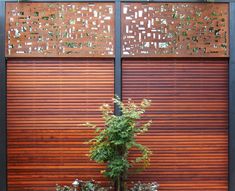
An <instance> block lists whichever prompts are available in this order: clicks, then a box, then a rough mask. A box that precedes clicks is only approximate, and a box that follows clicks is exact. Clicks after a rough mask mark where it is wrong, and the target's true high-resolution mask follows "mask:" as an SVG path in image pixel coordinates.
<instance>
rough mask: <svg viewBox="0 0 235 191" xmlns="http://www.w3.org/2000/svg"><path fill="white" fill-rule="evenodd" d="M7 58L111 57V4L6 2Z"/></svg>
mask: <svg viewBox="0 0 235 191" xmlns="http://www.w3.org/2000/svg"><path fill="white" fill-rule="evenodd" d="M6 56H7V57H45V56H46V57H71V56H72V57H114V4H113V3H107V2H106V3H86V2H82V3H72V2H70V3H55V2H54V3H35V2H34V3H32V2H31V3H7V4H6Z"/></svg>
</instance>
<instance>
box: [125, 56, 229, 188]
mask: <svg viewBox="0 0 235 191" xmlns="http://www.w3.org/2000/svg"><path fill="white" fill-rule="evenodd" d="M127 98H133V99H134V100H135V101H140V100H141V99H142V98H149V99H151V100H152V106H151V108H150V110H149V112H148V113H147V115H146V120H147V119H152V120H153V125H152V127H151V128H150V130H149V132H148V133H146V134H145V135H143V136H141V138H140V139H139V140H140V141H141V142H142V143H143V144H145V145H148V146H149V148H150V149H151V150H152V151H153V155H152V157H151V166H150V167H149V168H148V169H147V170H146V171H144V172H142V173H140V174H138V175H131V177H130V178H131V180H134V181H137V180H141V181H146V182H149V181H158V182H159V183H160V185H161V187H160V190H161V191H163V190H164V191H170V190H177V191H193V190H194V191H212V190H213V191H227V190H228V187H227V186H228V61H227V60H221V59H216V60H215V59H204V60H202V59H196V60H195V59H194V60H192V59H188V60H186V59H164V60H163V59H157V60H156V59H125V60H124V61H123V99H124V100H126V99H127Z"/></svg>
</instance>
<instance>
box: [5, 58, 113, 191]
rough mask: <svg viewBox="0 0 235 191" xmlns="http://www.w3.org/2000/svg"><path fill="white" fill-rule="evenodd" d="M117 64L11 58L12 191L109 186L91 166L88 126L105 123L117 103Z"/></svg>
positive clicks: (10, 165)
mask: <svg viewBox="0 0 235 191" xmlns="http://www.w3.org/2000/svg"><path fill="white" fill-rule="evenodd" d="M113 67H114V65H113V60H111V59H74V60H71V59H66V60H59V59H44V60H43V59H35V58H34V59H25V60H24V59H15V60H14V59H10V60H9V61H8V63H7V93H8V95H7V101H8V103H7V120H8V186H9V191H23V190H28V191H32V190H35V191H36V190H38V191H39V190H40V191H42V190H46V191H49V190H55V184H56V183H59V184H70V183H71V181H73V180H74V179H75V178H81V179H84V180H87V179H92V178H93V179H95V180H97V181H101V182H105V181H106V180H104V179H103V178H102V176H101V175H100V170H101V167H100V166H98V165H97V164H95V163H92V162H90V161H89V158H88V157H87V156H86V154H87V153H88V145H86V144H84V142H85V141H87V140H88V139H90V138H91V137H92V136H93V135H92V133H91V132H93V130H92V131H91V130H89V129H88V128H86V127H84V126H82V125H81V124H83V123H84V122H86V121H91V122H96V123H97V124H101V122H102V121H101V120H102V118H101V116H100V112H99V106H100V105H101V104H102V103H107V102H110V101H111V98H112V97H113V93H114V71H113Z"/></svg>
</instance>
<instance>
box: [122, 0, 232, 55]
mask: <svg viewBox="0 0 235 191" xmlns="http://www.w3.org/2000/svg"><path fill="white" fill-rule="evenodd" d="M228 8H229V7H228V4H226V3H221V4H218V3H217V4H216V3H123V4H122V51H123V52H122V55H123V56H124V57H169V56H170V57H228V54H229V42H228V33H229V30H228V23H229V19H228Z"/></svg>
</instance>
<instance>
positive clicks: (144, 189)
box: [130, 182, 159, 191]
mask: <svg viewBox="0 0 235 191" xmlns="http://www.w3.org/2000/svg"><path fill="white" fill-rule="evenodd" d="M158 187H159V184H158V183H156V182H151V183H141V182H138V183H136V184H134V186H133V187H132V188H131V189H130V191H157V189H158Z"/></svg>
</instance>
